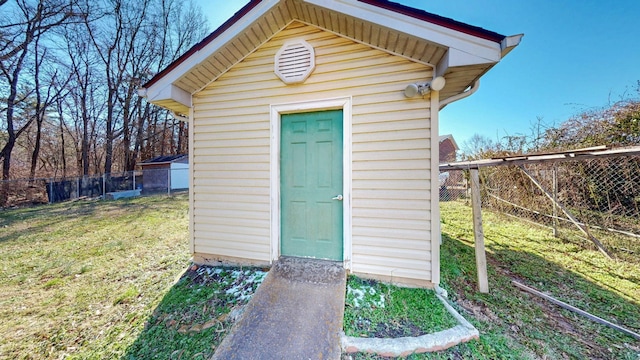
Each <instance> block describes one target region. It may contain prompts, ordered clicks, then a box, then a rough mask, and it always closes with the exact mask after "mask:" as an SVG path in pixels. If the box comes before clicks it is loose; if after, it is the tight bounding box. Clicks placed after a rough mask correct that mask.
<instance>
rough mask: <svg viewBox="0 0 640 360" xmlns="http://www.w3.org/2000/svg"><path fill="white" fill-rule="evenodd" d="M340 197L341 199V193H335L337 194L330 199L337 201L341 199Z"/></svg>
mask: <svg viewBox="0 0 640 360" xmlns="http://www.w3.org/2000/svg"><path fill="white" fill-rule="evenodd" d="M342 199H343V197H342V195H337V196H335V197H333V198H331V200H339V201H342Z"/></svg>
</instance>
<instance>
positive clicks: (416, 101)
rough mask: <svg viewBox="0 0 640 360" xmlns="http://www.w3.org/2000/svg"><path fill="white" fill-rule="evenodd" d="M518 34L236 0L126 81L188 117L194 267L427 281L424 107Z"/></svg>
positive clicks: (330, 6) (398, 9)
mask: <svg viewBox="0 0 640 360" xmlns="http://www.w3.org/2000/svg"><path fill="white" fill-rule="evenodd" d="M520 39H521V35H517V36H510V37H507V36H503V35H500V34H497V33H495V32H491V31H488V30H484V29H482V28H478V27H474V26H470V25H467V24H464V23H461V22H457V21H455V20H452V19H448V18H444V17H441V16H438V15H434V14H431V13H428V12H425V11H422V10H417V9H414V8H410V7H407V6H403V5H400V4H397V3H393V2H389V1H384V0H331V1H329V0H252V1H250V2H249V3H248V4H247V5H246V6H244V7H243V8H242V9H241V10H240V11H239V12H238V13H236V14H235V15H234V16H233V17H232V18H230V19H229V20H228V21H227V22H225V23H224V24H223V25H222V26H220V28H218V29H217V30H215V31H214V32H213V33H211V34H210V35H208V36H207V37H206V38H205V39H204V40H202V41H201V42H200V43H198V44H197V45H195V46H194V47H193V48H191V49H190V50H188V51H187V52H186V53H185V54H184V55H183V56H182V57H180V58H179V59H178V60H176V61H175V62H174V63H172V64H171V65H169V66H168V67H167V68H166V69H164V70H163V71H161V72H160V73H158V74H157V75H156V76H154V77H153V78H152V79H151V80H150V81H149V82H147V83H146V84H145V85H144V86H143V87H142V88H140V89H139V94H140V95H141V96H145V97H147V99H148V100H149V101H150V102H152V103H155V104H157V105H160V106H163V107H165V108H167V109H170V110H172V111H173V112H175V113H176V114H178V115H180V116H184V117H187V118H188V121H189V141H190V144H189V149H190V154H189V156H190V164H191V166H192V169H191V171H192V176H191V179H190V180H191V185H192V186H191V188H190V247H191V251H192V253H193V258H194V261H195V262H196V263H204V264H219V263H235V264H253V265H269V264H271V263H272V262H273V261H274V260H276V259H278V258H279V257H280V256H297V257H310V258H323V259H329V260H335V261H339V262H342V263H343V264H344V267H345V268H346V269H348V270H349V271H350V272H352V273H356V274H359V275H361V276H365V277H369V278H374V279H379V280H383V281H388V282H393V283H397V284H404V285H408V286H426V287H430V286H433V285H434V284H437V283H438V282H439V281H440V280H439V279H440V248H439V246H440V226H439V225H440V223H439V205H438V195H437V194H438V189H439V182H438V181H437V180H436V179H438V162H439V157H438V138H439V137H438V111H439V110H440V109H441V108H442V107H443V106H445V105H447V104H449V103H451V102H452V101H455V100H458V99H460V98H463V97H465V96H467V95H469V94H471V93H473V91H475V89H477V87H478V81H479V79H480V77H481V76H482V75H483V74H485V73H486V72H487V71H488V70H489V69H491V68H492V67H493V66H494V65H495V64H497V63H498V62H499V61H500V60H501V59H502V58H503V57H504V56H505V55H506V54H507V53H508V52H509V51H511V50H512V49H513V48H514V47H515V46H516V45H518V43H519V42H520ZM432 180H433V181H432Z"/></svg>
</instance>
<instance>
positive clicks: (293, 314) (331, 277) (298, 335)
mask: <svg viewBox="0 0 640 360" xmlns="http://www.w3.org/2000/svg"><path fill="white" fill-rule="evenodd" d="M345 286H346V273H345V270H344V268H343V267H342V264H341V263H336V262H331V261H325V260H314V259H299V258H281V259H280V260H279V261H278V262H276V263H275V264H274V265H273V267H272V268H271V270H270V271H269V273H268V274H267V277H266V278H265V280H264V282H263V283H262V285H260V287H259V288H258V290H257V291H256V293H255V294H254V295H253V297H252V298H251V300H250V301H249V304H247V307H246V310H245V313H244V315H243V316H242V318H241V319H240V321H238V322H237V323H236V324H235V325H234V326H233V328H232V329H231V332H230V333H229V335H227V336H226V337H225V339H224V340H223V341H222V343H221V344H220V346H219V347H218V348H217V349H216V352H215V353H214V354H213V357H212V359H225V360H226V359H243V360H250V359H336V360H337V359H340V354H341V346H340V333H341V331H342V319H343V315H344V294H345Z"/></svg>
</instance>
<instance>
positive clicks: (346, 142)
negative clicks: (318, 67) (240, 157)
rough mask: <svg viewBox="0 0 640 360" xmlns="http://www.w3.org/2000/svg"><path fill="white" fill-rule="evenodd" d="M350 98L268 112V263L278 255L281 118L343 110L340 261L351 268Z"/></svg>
mask: <svg viewBox="0 0 640 360" xmlns="http://www.w3.org/2000/svg"><path fill="white" fill-rule="evenodd" d="M352 103H353V100H352V98H351V97H341V98H332V99H320V100H310V101H303V102H294V103H286V104H272V105H271V109H270V122H271V126H270V127H271V147H270V151H269V152H270V154H271V156H270V172H271V176H270V179H271V180H270V181H271V190H270V201H271V261H272V262H273V261H276V260H277V259H278V257H279V256H280V134H281V132H280V115H282V114H292V113H303V112H311V111H322V110H335V109H341V110H342V127H343V128H342V136H343V139H342V144H343V145H342V146H343V152H342V153H343V159H342V172H343V185H342V186H343V192H342V194H343V196H344V199H343V201H342V206H343V215H342V216H343V220H342V221H343V225H342V228H343V233H342V236H343V262H344V266H345V268H347V269H351V252H352V250H351V249H352V241H351V123H352V120H351V115H352V113H351V106H352Z"/></svg>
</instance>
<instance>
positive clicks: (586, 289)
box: [441, 232, 640, 359]
mask: <svg viewBox="0 0 640 360" xmlns="http://www.w3.org/2000/svg"><path fill="white" fill-rule="evenodd" d="M490 236H491V235H488V237H490ZM505 239H508V237H507V238H505ZM540 246H544V245H540ZM441 251H442V255H441V258H442V283H443V287H445V288H447V289H448V290H449V291H450V297H451V298H452V299H453V300H455V301H456V302H457V304H458V305H459V306H460V307H461V308H462V309H463V315H465V313H466V315H465V316H467V315H472V317H469V316H467V318H468V319H469V320H470V321H471V322H472V323H474V325H475V326H476V327H477V328H478V329H479V331H480V333H481V341H480V342H479V343H477V344H473V343H470V344H468V345H467V344H465V345H463V346H461V347H460V348H459V349H457V350H455V351H457V352H459V353H458V355H460V354H462V355H461V356H462V357H463V358H465V356H466V355H469V356H472V357H475V356H476V355H477V354H482V355H481V358H508V357H510V356H506V355H507V354H509V353H510V352H511V353H512V354H515V353H517V352H521V353H522V354H527V353H529V354H535V356H536V357H542V358H591V359H598V358H600V359H609V358H619V359H636V358H637V356H638V355H639V354H640V342H639V341H637V340H635V339H634V338H632V337H630V336H627V335H625V334H623V333H621V332H618V331H616V330H613V329H611V328H608V327H605V326H604V325H600V324H597V323H594V322H591V321H590V320H588V319H586V318H584V317H581V316H579V315H577V314H575V313H572V312H570V311H568V310H564V309H561V308H559V307H557V306H556V305H553V304H551V303H549V302H546V301H545V300H543V299H540V298H537V297H535V296H533V295H531V294H528V293H525V292H522V291H520V290H519V289H517V288H516V287H515V286H514V285H513V284H512V283H511V281H512V280H516V281H519V282H522V283H524V284H526V285H528V286H531V287H533V288H536V289H538V290H539V291H542V292H545V293H547V294H549V295H551V296H554V297H555V298H557V299H559V300H562V301H564V302H567V303H569V304H571V305H574V306H576V307H578V308H581V309H583V310H585V311H588V312H590V313H592V314H594V315H596V316H599V317H602V318H605V319H607V320H609V321H612V322H614V323H618V324H620V325H623V326H625V327H627V328H629V329H631V330H633V331H636V332H637V331H639V330H640V306H639V305H638V304H637V303H635V302H633V301H632V300H630V299H629V298H625V297H624V296H621V295H620V294H619V293H625V294H626V292H625V291H624V290H623V289H619V290H618V292H619V293H616V292H615V291H613V289H612V287H611V286H609V287H607V286H601V285H599V284H598V283H596V282H595V281H594V278H590V277H589V276H585V275H584V274H583V273H588V271H589V270H591V271H594V270H593V269H592V266H591V265H590V264H586V266H588V267H589V268H588V269H585V268H581V267H580V265H579V262H577V261H576V259H572V258H570V256H569V255H567V257H568V258H569V259H570V260H569V261H573V262H575V264H573V268H572V269H568V268H565V267H564V266H561V265H559V264H557V263H555V262H553V261H550V260H548V259H545V258H543V257H542V256H539V255H537V254H534V253H531V252H529V251H525V250H522V249H518V248H517V245H514V244H513V243H508V242H501V243H500V242H494V241H488V242H487V261H488V272H489V287H490V293H489V294H481V293H479V292H477V290H476V279H477V277H476V276H477V275H476V270H475V252H474V248H473V242H472V241H469V240H464V239H462V238H454V237H451V236H449V235H448V234H446V233H445V232H443V245H442V250H441ZM603 271H604V270H603ZM581 272H582V273H581ZM622 278H624V281H627V283H626V284H625V286H633V284H632V282H633V277H631V276H630V275H629V274H627V276H625V275H622ZM637 285H638V284H635V286H637ZM621 287H622V286H621ZM500 333H501V334H504V335H506V337H502V336H499V335H498V334H500ZM487 335H489V336H487ZM504 347H506V348H507V349H509V350H508V351H507V352H503V351H505V350H506V349H505V348H504ZM518 349H519V350H518ZM474 354H476V355H474ZM523 356H525V355H523ZM525 357H527V356H525ZM516 358H519V356H516Z"/></svg>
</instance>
